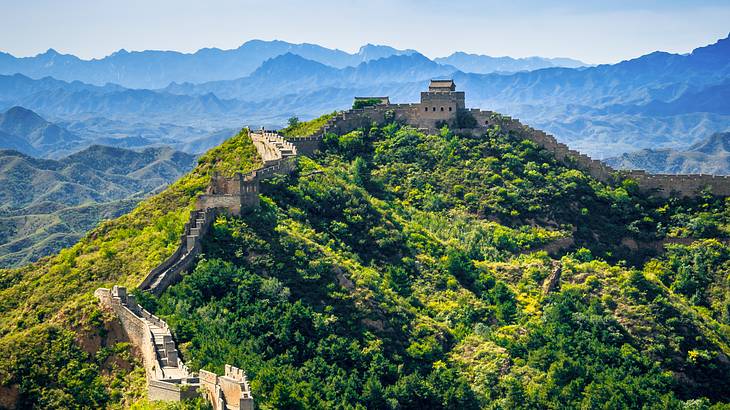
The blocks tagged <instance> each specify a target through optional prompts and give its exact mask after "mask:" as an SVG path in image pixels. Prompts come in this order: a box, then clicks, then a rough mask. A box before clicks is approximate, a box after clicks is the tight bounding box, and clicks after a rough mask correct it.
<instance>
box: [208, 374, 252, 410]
mask: <svg viewBox="0 0 730 410" xmlns="http://www.w3.org/2000/svg"><path fill="white" fill-rule="evenodd" d="M200 385H201V388H202V390H203V392H204V394H205V395H206V396H207V397H208V399H209V401H210V402H211V403H213V410H253V408H254V405H253V404H254V400H253V395H252V394H251V386H250V385H249V382H248V377H247V376H246V372H244V371H243V370H242V369H239V368H237V367H234V366H230V365H226V366H225V373H224V374H223V376H218V375H216V374H215V373H212V372H209V371H206V370H201V371H200Z"/></svg>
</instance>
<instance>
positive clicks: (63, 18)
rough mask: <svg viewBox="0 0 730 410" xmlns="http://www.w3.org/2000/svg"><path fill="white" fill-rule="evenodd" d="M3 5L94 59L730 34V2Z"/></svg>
mask: <svg viewBox="0 0 730 410" xmlns="http://www.w3.org/2000/svg"><path fill="white" fill-rule="evenodd" d="M0 10H2V13H0V50H2V51H6V52H10V53H12V54H14V55H19V56H28V55H34V54H37V53H39V52H43V51H45V50H46V49H48V48H54V49H56V50H58V51H60V52H65V53H72V54H76V55H78V56H81V57H83V58H92V57H101V56H104V55H107V54H110V53H111V52H113V51H115V50H118V49H120V48H125V49H127V50H144V49H163V50H179V51H185V52H191V51H195V50H197V49H199V48H203V47H218V48H235V47H237V46H239V45H240V44H241V43H243V42H244V41H246V40H250V39H253V38H261V39H267V40H270V39H281V40H286V41H291V42H297V43H300V42H310V43H317V44H321V45H324V46H327V47H332V48H340V49H343V50H347V51H355V50H356V49H357V48H358V47H359V46H360V45H362V44H365V43H368V42H369V43H376V44H388V45H392V46H394V47H398V48H414V49H417V50H419V51H421V52H422V53H424V54H425V55H427V56H429V57H439V56H443V55H447V54H450V53H451V52H453V51H456V50H461V51H467V52H473V53H480V54H489V55H494V56H500V55H510V56H514V57H525V56H532V55H540V56H546V57H574V58H579V59H582V60H584V61H586V62H589V63H609V62H616V61H620V60H623V59H627V58H632V57H636V56H639V55H642V54H645V53H647V52H651V51H654V50H664V51H670V52H679V53H684V52H688V51H690V50H692V49H693V48H695V47H697V46H700V45H704V44H708V43H713V42H715V41H716V40H717V39H718V38H723V37H726V36H727V35H728V33H729V32H730V0H693V1H689V0H664V1H659V0H635V1H628V0H607V1H595V0H583V1H578V0H566V1H557V0H554V1H547V0H503V1H493V0H482V1H477V0H465V1H446V0H441V1H435V0H367V1H346V0H339V1H335V0H322V1H318V0H308V1H306V0H296V1H283V0H265V1H261V0H255V1H254V0H206V1H203V0H199V1H193V0H64V1H61V0H28V1H19V0H0Z"/></svg>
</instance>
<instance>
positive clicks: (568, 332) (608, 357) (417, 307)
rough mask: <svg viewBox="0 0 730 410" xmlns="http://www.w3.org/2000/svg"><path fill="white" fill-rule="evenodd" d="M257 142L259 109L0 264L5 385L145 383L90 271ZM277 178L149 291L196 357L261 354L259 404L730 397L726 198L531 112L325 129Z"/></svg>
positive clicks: (137, 243)
mask: <svg viewBox="0 0 730 410" xmlns="http://www.w3.org/2000/svg"><path fill="white" fill-rule="evenodd" d="M326 120H327V119H326V118H325V119H323V120H319V121H318V124H324V123H325V121H326ZM309 125H310V124H299V125H298V126H297V127H298V129H300V130H308V129H311V130H316V129H317V128H318V126H309ZM292 132H293V131H292ZM258 161H260V160H259V159H258V158H257V157H256V155H255V149H253V144H252V143H251V141H250V139H248V137H247V134H246V133H245V132H244V133H242V134H240V135H239V136H237V137H235V138H233V139H231V140H229V141H227V142H225V143H224V144H223V145H222V146H221V147H219V148H216V149H214V150H212V151H210V152H208V153H207V154H206V155H204V156H203V157H202V158H201V160H200V162H199V165H198V166H197V167H196V168H195V169H194V170H193V171H192V172H191V173H190V174H188V175H186V176H185V177H183V178H182V179H181V180H180V181H178V182H177V183H175V184H173V185H172V186H171V187H170V188H168V189H166V190H165V191H163V192H162V193H160V194H158V195H157V196H155V197H153V198H151V199H149V200H145V201H143V202H141V203H140V205H139V206H138V207H137V208H136V209H135V210H134V211H132V212H131V213H130V214H128V215H125V216H123V217H121V218H119V219H117V220H115V221H110V222H107V223H104V224H103V225H102V226H100V227H99V228H97V229H95V230H93V231H92V232H91V233H90V234H89V235H88V236H86V237H85V238H83V239H82V240H81V241H80V242H79V243H78V244H77V245H75V246H74V247H72V248H70V249H68V250H65V251H63V252H62V253H61V254H60V255H58V256H55V257H51V258H48V259H45V260H43V261H41V262H39V263H37V264H35V265H31V266H29V267H27V268H24V269H20V270H5V271H0V272H1V273H0V284H1V287H0V289H1V290H0V300H2V301H3V302H2V303H3V306H2V309H0V311H2V312H4V313H2V315H1V316H0V325H1V326H2V327H0V335H1V339H0V352H2V353H0V355H1V356H0V385H2V386H3V387H2V388H3V389H6V390H4V391H3V392H8V391H10V392H15V394H16V397H18V399H19V400H20V403H21V404H25V405H32V404H36V405H39V406H41V407H43V406H45V407H48V406H53V404H58V403H60V401H67V402H70V403H75V404H79V405H88V406H94V407H101V406H104V405H106V404H108V403H111V402H115V403H118V402H120V401H124V402H125V403H129V402H131V401H136V400H139V399H140V398H141V397H142V395H143V392H142V391H141V389H140V387H139V386H140V375H141V373H140V372H139V370H138V369H139V367H135V366H138V364H135V363H136V362H135V361H134V360H133V359H131V358H130V356H129V350H128V348H129V347H128V345H125V344H123V343H119V342H120V341H121V340H119V339H118V336H119V331H118V329H117V330H114V323H115V320H114V318H111V317H109V316H106V315H105V314H103V313H101V312H100V311H99V310H98V309H99V308H98V305H97V304H96V303H95V302H94V300H93V299H92V297H91V292H92V291H93V289H95V288H96V287H99V286H107V287H108V286H109V285H111V284H120V285H126V286H128V287H130V288H133V287H134V286H136V284H138V283H139V281H140V279H141V278H142V277H143V276H144V275H145V274H146V272H148V271H149V270H150V269H151V268H152V267H154V266H157V265H158V264H159V263H160V262H161V261H162V260H164V258H166V257H167V256H169V255H170V254H171V253H172V252H173V250H174V248H175V246H177V243H178V241H179V234H180V232H181V230H182V223H183V221H186V220H187V219H188V213H189V211H190V209H191V206H192V203H193V201H194V199H195V197H196V195H197V194H198V193H200V192H202V191H203V189H204V187H205V186H206V184H207V182H208V179H209V178H210V176H211V175H212V173H213V172H214V171H216V170H217V171H219V172H223V173H224V174H227V175H232V173H233V172H236V171H247V170H251V169H253V168H255V167H256V166H257V164H258V163H259V162H258ZM261 190H262V200H261V205H260V207H259V209H257V210H253V211H252V212H249V213H245V214H244V215H242V216H241V217H221V218H219V219H218V220H217V221H216V222H215V223H214V224H213V225H212V226H211V232H210V234H209V235H208V236H207V237H206V238H205V239H204V244H203V253H204V257H203V258H201V259H200V260H199V261H198V262H197V266H196V268H195V270H194V271H193V272H192V273H191V274H189V275H186V276H185V277H184V278H183V280H182V281H181V282H180V283H178V284H177V285H174V286H172V287H170V288H169V289H168V290H167V291H166V292H164V293H163V294H162V295H161V296H160V297H159V298H157V297H151V296H146V295H144V294H138V297H139V298H140V300H141V301H142V303H143V304H144V305H145V306H146V307H147V308H148V309H150V310H151V311H153V312H155V313H156V314H158V315H160V316H161V317H162V318H164V319H165V320H166V321H167V322H168V323H169V324H170V326H171V327H172V328H173V329H174V331H175V334H176V338H177V343H178V346H179V348H180V351H181V353H182V355H183V357H184V358H185V360H186V363H188V364H189V365H190V366H191V367H192V368H193V369H199V368H203V367H205V368H207V369H209V370H215V371H218V372H220V370H221V367H222V365H223V364H224V363H231V364H233V365H235V366H237V367H240V368H242V369H245V370H246V371H247V373H248V374H249V377H250V378H251V380H252V389H253V390H254V394H255V397H256V400H257V406H260V407H261V408H284V407H304V408H307V407H310V408H311V407H323V408H327V407H335V406H341V407H351V406H355V405H356V404H360V405H363V406H367V407H371V408H396V407H399V408H416V407H420V408H443V407H452V408H455V407H456V408H478V407H487V408H488V407H495V408H515V407H520V406H524V407H526V408H550V407H556V406H562V407H566V406H567V407H580V406H584V407H593V406H596V405H597V403H601V404H602V405H608V406H609V407H612V408H622V407H629V408H640V407H641V406H642V405H659V404H661V405H662V406H663V407H669V408H680V407H682V406H683V405H686V404H688V403H685V404H683V403H682V401H687V400H699V401H697V402H694V403H698V405H700V406H702V405H704V404H709V403H711V402H727V401H730V397H728V396H727V392H728V391H730V386H728V385H727V378H726V377H724V375H726V374H727V372H728V371H729V369H728V364H727V363H729V362H730V361H729V360H728V354H730V349H729V348H728V344H729V342H730V334H729V333H728V324H729V322H728V316H727V306H728V300H727V294H728V284H727V278H726V275H725V274H724V272H725V270H726V267H727V266H728V265H727V264H728V258H730V252H728V251H729V250H728V248H727V246H726V245H725V242H726V240H725V238H727V237H728V234H729V233H730V229H729V228H728V214H727V208H726V205H725V201H724V200H723V199H721V198H716V197H712V196H700V197H695V198H685V199H680V198H672V199H664V198H660V197H654V196H650V195H647V194H645V193H642V192H641V191H639V190H638V189H637V186H636V184H635V183H634V182H632V181H631V180H626V181H624V182H623V183H621V184H619V185H606V184H604V183H601V182H599V181H597V180H595V179H593V178H591V177H590V176H588V175H586V174H584V173H583V172H581V171H580V170H578V169H575V168H572V167H570V166H566V165H565V164H563V163H561V162H558V161H557V160H556V159H555V158H554V157H553V156H552V155H551V154H550V153H548V152H547V151H545V150H543V149H540V147H539V146H537V145H535V144H534V143H532V142H530V141H527V140H524V136H523V135H521V134H520V133H519V132H518V131H515V132H506V131H504V130H502V129H500V128H499V127H493V128H490V129H489V130H486V131H484V132H482V133H479V134H478V135H476V134H472V133H467V134H463V133H459V132H453V131H450V130H449V129H448V128H443V129H441V130H440V131H438V132H429V133H424V132H421V131H418V130H416V129H413V128H410V127H408V126H404V125H402V124H398V123H386V124H383V125H382V126H373V127H365V128H362V129H358V130H355V131H352V132H347V133H339V134H338V133H331V134H327V135H325V137H324V139H323V140H322V146H321V153H320V154H318V155H315V156H313V157H311V158H307V157H302V158H300V160H299V163H298V165H297V168H296V169H295V171H294V172H293V173H292V174H291V175H290V176H280V177H277V178H273V179H271V180H268V181H266V182H263V183H262V186H261ZM679 239H682V240H679ZM663 242H679V243H677V244H675V245H671V246H669V248H668V249H667V250H662V251H660V250H661V249H662V246H661V244H662V243H663ZM682 243H684V244H682ZM28 311H33V312H34V314H33V315H31V316H29V315H27V314H25V312H28ZM69 323H71V326H70V329H71V330H67V329H69V326H68V324H69ZM62 324H63V326H61V325H62ZM98 352H103V353H98ZM20 358H23V359H22V360H20ZM26 360H35V361H33V364H37V366H30V365H29V363H28V362H27V361H26ZM41 364H42V366H41ZM129 366H132V367H131V368H130V367H129ZM79 368H81V369H82V371H80V370H78V369H79ZM71 369H75V370H71ZM102 369H104V371H103V372H102ZM130 369H134V370H131V371H130ZM56 374H64V375H67V376H65V377H64V378H61V379H58V380H56V379H53V378H52V376H51V375H56ZM102 374H103V375H104V376H101V375H102ZM59 400H60V401H59Z"/></svg>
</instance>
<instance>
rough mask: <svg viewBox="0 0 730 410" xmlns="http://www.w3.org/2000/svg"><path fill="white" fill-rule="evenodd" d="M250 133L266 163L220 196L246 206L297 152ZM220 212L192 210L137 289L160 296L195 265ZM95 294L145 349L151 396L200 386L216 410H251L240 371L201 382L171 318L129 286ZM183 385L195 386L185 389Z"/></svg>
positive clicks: (179, 395) (279, 140)
mask: <svg viewBox="0 0 730 410" xmlns="http://www.w3.org/2000/svg"><path fill="white" fill-rule="evenodd" d="M249 135H250V136H251V139H252V141H253V143H254V146H255V147H256V150H257V152H258V154H259V156H260V157H261V159H262V162H263V166H262V167H261V168H258V169H256V170H253V171H251V172H249V173H247V174H240V175H238V176H237V177H236V178H234V179H233V180H231V181H225V182H226V183H224V184H222V186H223V187H225V188H224V190H227V189H229V188H228V187H229V186H230V187H234V188H233V189H238V192H237V193H231V192H224V193H223V195H220V196H225V197H237V198H239V201H240V202H239V205H240V206H243V200H242V199H243V198H244V196H245V195H248V196H250V195H256V197H257V196H258V182H259V181H260V180H261V179H265V178H269V177H271V176H273V175H275V174H281V173H288V172H291V170H292V169H293V168H294V166H293V164H294V163H293V162H292V161H290V159H292V158H294V157H296V155H297V148H296V146H294V144H292V143H291V142H289V141H287V140H285V139H284V138H283V137H281V136H280V135H278V134H277V133H275V132H270V131H266V130H263V129H262V130H260V131H257V132H249ZM214 185H215V178H214V181H212V182H211V187H212V188H211V187H209V189H208V191H215V186H214ZM235 187H237V188H235ZM213 196H215V195H213ZM199 203H200V202H199ZM204 203H205V202H204ZM223 208H226V206H225V205H224V206H223ZM219 211H220V205H219V206H218V207H198V208H196V209H195V210H193V211H191V212H190V218H189V220H188V222H187V223H186V224H185V227H184V230H183V234H182V235H181V237H180V245H179V246H178V249H177V250H176V251H175V253H173V254H172V255H171V256H170V257H169V258H167V259H166V260H165V261H164V262H162V263H161V264H160V265H159V266H157V267H156V268H154V269H152V271H150V273H149V274H148V275H147V277H145V279H144V280H143V281H142V283H141V284H140V286H139V288H140V289H141V290H144V291H147V292H150V293H153V294H155V295H159V294H161V293H162V292H163V291H164V290H165V289H167V287H169V286H170V285H172V284H174V283H175V282H176V281H178V280H180V278H181V277H182V273H183V272H185V271H188V270H190V269H191V268H192V267H193V266H194V263H195V261H196V258H197V256H198V255H199V254H200V252H201V250H202V245H201V243H202V239H203V237H204V236H205V235H206V233H207V232H208V228H209V227H210V224H211V223H212V222H213V221H214V220H215V218H216V216H217V215H218V212H219ZM239 211H240V208H239ZM95 295H96V296H97V297H98V298H99V300H100V301H101V302H102V304H104V305H106V306H108V307H110V308H111V309H112V310H113V311H114V312H115V314H116V315H117V317H118V318H119V319H120V321H121V322H122V327H123V328H124V330H125V332H126V333H127V335H128V336H129V338H130V340H131V341H132V343H133V344H134V345H135V346H137V347H138V348H139V349H140V351H141V352H142V357H143V362H144V365H145V370H146V373H147V379H148V392H149V398H150V399H151V400H172V401H178V400H182V399H185V398H188V397H194V396H196V395H197V394H198V390H197V388H198V387H201V386H202V387H203V388H204V389H203V390H204V391H206V392H207V393H206V395H207V396H208V397H209V398H210V399H211V403H212V404H213V407H214V408H215V409H216V410H225V409H229V410H230V409H243V410H245V409H253V397H252V396H251V391H250V387H249V384H248V380H247V378H246V376H245V373H244V372H243V371H242V370H240V369H237V368H235V367H232V366H228V365H226V374H225V375H224V376H221V377H217V376H215V374H213V373H210V372H201V373H204V374H205V375H206V381H204V382H203V383H201V382H200V381H199V379H198V378H197V376H195V375H193V374H192V373H190V372H189V371H188V368H187V367H186V366H185V365H184V364H183V362H182V360H180V357H179V354H178V350H177V348H176V347H175V342H174V340H173V336H172V333H171V331H170V329H169V327H168V326H167V323H165V322H164V321H163V320H162V319H160V318H158V317H157V316H155V315H153V314H151V313H149V312H147V311H146V310H144V309H142V308H141V307H140V306H139V305H138V304H137V302H136V301H135V299H134V296H132V295H127V292H126V289H125V288H122V287H118V286H114V288H113V289H112V290H109V289H104V288H100V289H97V291H96V292H95ZM185 385H187V386H189V387H193V388H192V389H191V388H186V387H184V386H185Z"/></svg>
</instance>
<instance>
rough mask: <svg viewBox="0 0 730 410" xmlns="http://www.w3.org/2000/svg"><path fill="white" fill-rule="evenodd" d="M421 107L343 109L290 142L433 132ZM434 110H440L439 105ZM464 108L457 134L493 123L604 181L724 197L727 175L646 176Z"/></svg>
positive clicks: (311, 144)
mask: <svg viewBox="0 0 730 410" xmlns="http://www.w3.org/2000/svg"><path fill="white" fill-rule="evenodd" d="M422 109H424V108H423V106H422V104H390V105H379V106H371V107H365V108H362V109H357V110H348V111H343V112H340V113H338V114H337V115H335V116H333V117H332V118H331V119H330V120H329V121H328V122H327V123H326V124H325V125H324V126H323V127H322V128H321V129H320V130H319V131H317V132H316V133H315V134H314V135H313V136H308V137H304V138H300V137H292V138H291V139H290V141H292V143H293V144H294V145H298V144H302V147H304V146H306V150H305V149H304V148H303V149H302V151H305V152H306V154H310V153H314V152H316V150H317V146H316V144H317V143H318V142H319V141H321V138H322V136H323V135H324V134H326V133H328V132H332V133H336V134H344V133H347V132H350V131H353V130H356V129H358V128H369V127H370V126H371V125H372V124H373V123H376V124H382V123H385V122H387V121H391V120H396V121H400V122H403V123H405V124H409V125H411V126H413V127H416V128H421V129H425V130H428V131H435V125H436V121H435V119H434V118H432V117H433V115H432V113H433V112H432V111H431V112H429V113H426V112H425V111H424V112H421V110H422ZM438 112H440V106H439V108H438ZM468 112H469V114H471V116H472V117H474V119H475V121H476V123H477V126H476V127H475V128H471V129H463V130H456V131H457V132H460V133H467V134H471V135H483V134H484V132H486V130H487V129H488V128H490V127H494V126H498V127H500V128H501V129H502V130H505V131H507V132H510V133H511V134H512V135H513V136H514V137H516V138H523V139H527V140H530V141H532V142H534V143H535V144H537V145H538V146H540V147H541V148H543V149H545V150H546V151H549V152H550V153H552V154H553V155H554V156H555V158H556V159H557V160H558V161H561V162H563V163H565V164H566V165H568V166H573V167H576V168H578V169H580V170H582V171H585V172H586V173H588V174H589V175H591V176H592V177H594V178H595V179H597V180H599V181H601V182H604V183H609V184H615V183H618V182H620V181H621V180H622V179H625V178H630V179H632V180H634V181H636V183H637V185H638V186H639V188H640V189H641V190H643V191H645V192H648V193H652V194H655V195H659V196H664V197H668V196H672V195H675V196H694V195H697V194H698V193H699V192H700V191H702V190H709V192H711V193H713V194H714V195H719V196H730V177H728V176H713V175H695V174H689V175H669V174H649V173H647V172H645V171H640V170H632V171H624V170H616V169H614V168H612V167H610V166H608V165H606V164H604V163H603V162H601V161H598V160H595V159H592V158H590V157H589V156H587V155H585V154H581V153H580V152H578V151H575V150H572V149H570V148H569V147H568V146H567V145H565V144H563V143H560V142H558V141H557V139H555V137H554V136H552V135H550V134H547V133H545V132H544V131H540V130H536V129H534V128H532V127H529V126H526V125H524V124H522V123H521V122H520V121H518V120H516V119H513V118H510V117H509V116H504V115H500V114H498V113H495V112H493V111H483V110H479V109H473V108H472V109H469V110H468ZM439 118H440V117H439ZM299 141H301V143H300V142H299Z"/></svg>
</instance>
